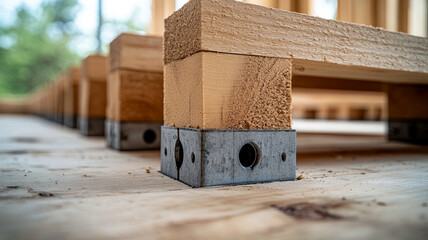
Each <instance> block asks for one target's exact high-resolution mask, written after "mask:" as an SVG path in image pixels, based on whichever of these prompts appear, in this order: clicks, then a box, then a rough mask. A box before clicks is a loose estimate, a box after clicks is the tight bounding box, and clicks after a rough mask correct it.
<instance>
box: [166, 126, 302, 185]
mask: <svg viewBox="0 0 428 240" xmlns="http://www.w3.org/2000/svg"><path fill="white" fill-rule="evenodd" d="M161 131H162V136H161V138H162V140H161V172H162V173H163V174H165V175H167V176H169V177H171V178H173V179H176V180H179V181H181V182H184V183H186V184H188V185H190V186H193V187H204V186H214V185H236V184H248V183H261V182H271V181H285V180H295V179H296V131H295V130H221V129H210V130H201V129H193V128H175V127H165V126H162V130H161Z"/></svg>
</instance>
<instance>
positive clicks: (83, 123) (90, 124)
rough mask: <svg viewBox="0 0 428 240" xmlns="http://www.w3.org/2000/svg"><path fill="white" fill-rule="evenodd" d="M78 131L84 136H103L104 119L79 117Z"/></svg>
mask: <svg viewBox="0 0 428 240" xmlns="http://www.w3.org/2000/svg"><path fill="white" fill-rule="evenodd" d="M78 121H79V131H80V133H81V134H83V135H86V136H104V121H105V119H104V118H86V117H79V120H78Z"/></svg>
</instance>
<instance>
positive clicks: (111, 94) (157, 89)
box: [106, 69, 163, 122]
mask: <svg viewBox="0 0 428 240" xmlns="http://www.w3.org/2000/svg"><path fill="white" fill-rule="evenodd" d="M107 88H108V90H107V91H108V93H107V94H108V96H107V98H108V105H107V116H106V117H107V118H108V119H111V120H115V121H121V122H138V121H144V122H163V73H161V72H160V73H159V72H142V71H132V70H123V69H117V70H115V71H112V72H110V73H109V77H108V82H107Z"/></svg>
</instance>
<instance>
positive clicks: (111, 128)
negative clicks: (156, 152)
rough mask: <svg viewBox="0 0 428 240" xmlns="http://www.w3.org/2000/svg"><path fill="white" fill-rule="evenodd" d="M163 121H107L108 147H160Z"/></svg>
mask: <svg viewBox="0 0 428 240" xmlns="http://www.w3.org/2000/svg"><path fill="white" fill-rule="evenodd" d="M161 126H162V124H161V123H151V122H118V121H113V120H109V119H107V120H106V121H105V132H106V143H107V147H110V148H112V149H116V150H121V151H126V150H150V149H159V147H160V136H161V133H160V128H161Z"/></svg>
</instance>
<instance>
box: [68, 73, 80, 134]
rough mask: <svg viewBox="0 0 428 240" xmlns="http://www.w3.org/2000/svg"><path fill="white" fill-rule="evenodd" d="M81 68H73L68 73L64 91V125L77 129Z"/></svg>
mask: <svg viewBox="0 0 428 240" xmlns="http://www.w3.org/2000/svg"><path fill="white" fill-rule="evenodd" d="M79 82H80V68H79V67H71V68H69V70H68V71H67V74H66V79H65V90H64V125H66V126H68V127H70V128H76V127H77V116H78V109H79V108H78V106H79Z"/></svg>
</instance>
